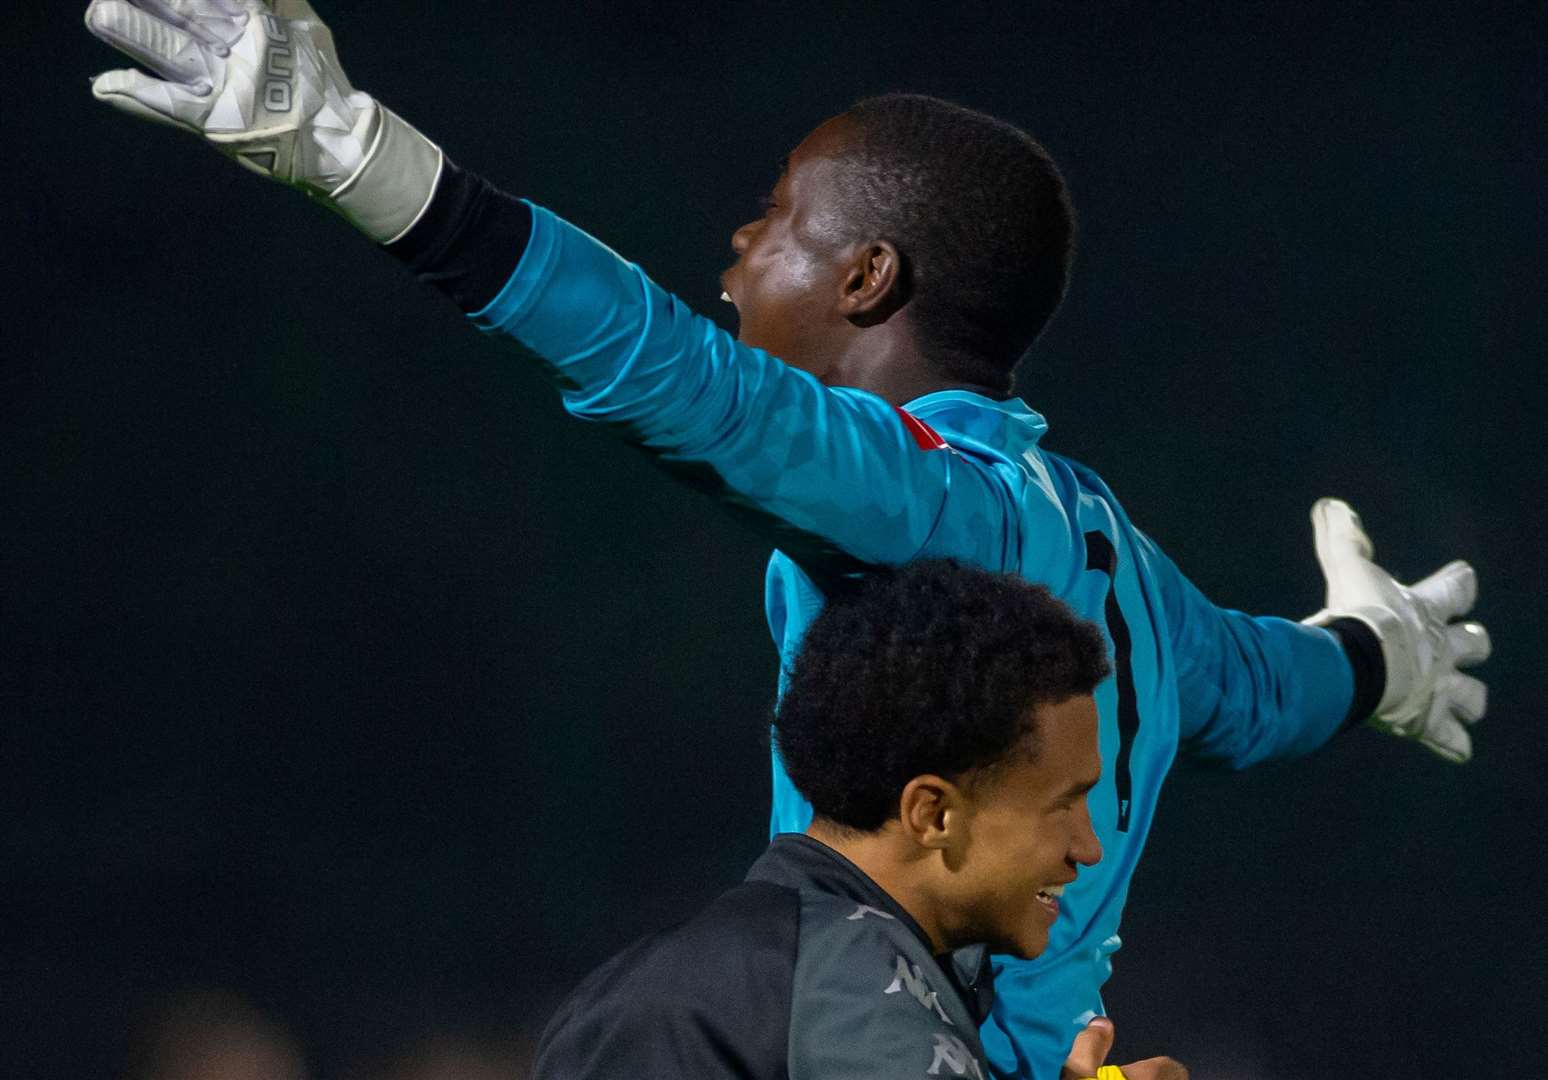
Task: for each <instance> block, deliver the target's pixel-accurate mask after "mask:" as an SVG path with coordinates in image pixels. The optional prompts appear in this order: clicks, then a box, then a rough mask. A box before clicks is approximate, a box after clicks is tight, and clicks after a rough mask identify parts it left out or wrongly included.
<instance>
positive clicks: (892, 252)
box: [839, 240, 912, 326]
mask: <svg viewBox="0 0 1548 1080" xmlns="http://www.w3.org/2000/svg"><path fill="white" fill-rule="evenodd" d="M911 293H912V289H911V288H910V283H909V275H908V265H907V263H905V262H904V259H903V256H902V255H901V254H899V253H898V249H897V247H896V246H894V245H893V243H892V241H890V240H872V241H870V242H868V243H866V244H863V245H860V246H859V247H857V248H856V249H855V253H854V255H853V256H852V257H851V258H850V260H849V261H848V263H847V264H846V265H845V268H844V275H843V277H842V279H841V281H840V286H839V314H840V315H842V316H843V317H844V318H846V319H848V320H849V321H850V322H852V323H854V324H855V325H856V326H875V325H877V324H878V323H884V322H886V321H887V320H888V319H890V318H892V316H893V314H894V313H895V312H896V311H897V310H898V309H899V308H901V307H902V306H903V305H904V304H906V303H908V300H909V296H910V295H911Z"/></svg>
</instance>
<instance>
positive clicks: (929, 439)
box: [893, 405, 947, 450]
mask: <svg viewBox="0 0 1548 1080" xmlns="http://www.w3.org/2000/svg"><path fill="white" fill-rule="evenodd" d="M893 408H894V409H897V411H898V416H899V417H900V418H902V420H903V426H904V427H905V428H907V429H908V433H909V434H910V435H912V436H913V437H914V442H915V443H917V444H918V445H919V449H921V450H945V449H947V447H946V440H945V439H943V438H941V437H940V436H939V435H938V434H936V432H935V429H934V428H933V427H931V426H930V425H929V424H927V423H925V422H924V421H923V420H921V419H919V417H917V416H915V415H914V414H912V413H906V412H904V411H903V410H902V409H899V408H898V407H897V406H896V405H894V406H893Z"/></svg>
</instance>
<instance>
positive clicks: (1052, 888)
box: [1037, 885, 1064, 916]
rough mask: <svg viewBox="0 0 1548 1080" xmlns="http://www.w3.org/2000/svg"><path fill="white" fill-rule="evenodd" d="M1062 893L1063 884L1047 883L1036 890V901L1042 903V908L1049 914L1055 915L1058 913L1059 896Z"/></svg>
mask: <svg viewBox="0 0 1548 1080" xmlns="http://www.w3.org/2000/svg"><path fill="white" fill-rule="evenodd" d="M1063 895H1064V886H1063V885H1048V886H1045V887H1044V888H1041V889H1039V890H1038V891H1037V902H1038V903H1039V904H1042V905H1043V908H1044V909H1045V910H1046V911H1047V912H1048V913H1049V915H1050V916H1057V915H1058V914H1059V897H1061V896H1063Z"/></svg>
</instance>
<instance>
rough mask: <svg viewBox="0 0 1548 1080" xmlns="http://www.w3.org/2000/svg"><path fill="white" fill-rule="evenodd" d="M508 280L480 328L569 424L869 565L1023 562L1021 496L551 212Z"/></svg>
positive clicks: (913, 424) (980, 465)
mask: <svg viewBox="0 0 1548 1080" xmlns="http://www.w3.org/2000/svg"><path fill="white" fill-rule="evenodd" d="M531 215H532V220H531V235H530V239H529V240H528V242H527V244H526V249H525V253H524V254H523V255H522V256H521V261H520V263H519V265H518V266H517V268H516V270H515V272H514V274H512V275H511V278H510V280H509V281H508V282H507V283H506V285H505V286H504V288H503V289H501V291H500V293H499V295H497V296H496V297H495V298H494V300H493V301H492V302H490V303H489V304H488V305H487V306H485V307H484V308H482V309H481V310H479V311H476V312H474V313H473V314H472V318H473V321H474V322H475V323H476V324H477V325H478V326H479V327H480V328H481V329H483V330H484V331H486V332H488V333H491V334H498V335H504V336H508V337H510V338H513V339H514V340H516V341H517V342H519V343H520V344H521V345H522V346H524V347H525V348H526V349H527V350H528V351H529V352H531V353H533V354H535V355H536V356H537V358H538V359H539V360H541V361H542V363H543V364H544V366H545V367H546V368H547V369H548V371H549V372H550V373H551V375H552V376H553V378H554V381H555V382H556V383H557V385H558V386H559V388H560V391H561V395H562V397H563V400H564V406H565V408H566V409H568V410H569V412H570V413H572V414H573V415H575V416H577V417H581V418H584V419H588V420H596V421H602V422H605V423H608V424H611V425H613V426H615V427H617V428H618V429H620V431H621V433H622V434H623V435H624V437H625V438H627V439H628V440H629V441H631V442H633V443H635V444H637V445H638V446H640V447H641V448H643V449H645V450H646V451H647V452H649V453H650V454H652V455H653V456H655V457H656V458H657V459H658V460H659V461H660V462H661V463H662V464H663V465H665V466H667V467H668V468H671V469H673V470H674V471H677V472H678V473H679V474H680V475H682V476H683V477H684V478H685V479H688V480H689V481H690V482H692V483H694V484H695V485H696V486H700V487H704V488H706V489H709V490H711V491H713V492H714V493H715V494H717V495H719V496H720V497H722V498H724V499H726V500H728V501H730V502H732V503H733V504H736V505H738V506H740V507H742V508H743V509H746V510H751V511H753V512H754V513H755V514H756V515H757V516H759V517H761V518H763V519H765V520H768V521H770V522H773V523H777V527H776V528H775V530H774V533H775V536H776V539H777V540H778V542H780V543H781V544H782V545H784V544H785V543H786V541H787V539H788V538H789V535H790V534H791V533H795V534H800V535H803V536H806V537H810V538H814V540H815V541H816V542H818V543H820V544H821V545H823V546H825V547H827V548H829V549H831V550H833V551H836V552H837V553H839V554H841V555H844V556H847V557H849V558H851V559H853V560H856V561H858V562H860V563H862V564H892V563H900V562H904V561H906V560H908V559H910V558H912V557H914V556H915V555H917V554H919V553H921V552H922V551H924V550H925V549H926V548H927V546H928V545H929V543H930V541H931V539H932V537H933V536H935V535H936V534H937V532H938V531H941V530H944V531H945V532H947V533H949V534H950V535H952V536H953V537H967V538H970V541H969V547H968V549H966V550H964V549H963V548H962V547H960V546H959V544H960V543H961V542H960V541H959V542H958V543H954V545H953V546H954V548H955V550H953V551H952V552H951V554H954V555H956V556H957V557H959V558H964V559H970V560H972V561H974V562H977V563H979V564H981V565H984V566H987V567H990V568H992V569H1009V568H1010V566H1009V565H1008V560H1009V559H1011V558H1012V557H1013V548H1012V546H1011V544H1010V540H1011V538H1012V536H1013V534H1014V531H1015V530H1014V527H1013V525H1012V522H1013V521H1014V518H1015V514H1016V509H1015V499H1014V495H1013V493H1012V491H1011V489H1010V487H1009V486H1008V484H1007V483H1006V482H1005V480H1004V479H1003V478H1002V477H1000V475H999V474H998V473H997V472H996V471H995V469H994V468H993V467H992V466H990V465H988V464H986V463H984V462H981V461H979V460H977V459H975V458H973V457H970V456H967V455H963V454H959V453H956V452H954V451H952V450H950V449H947V448H946V447H945V446H944V445H943V444H939V443H938V442H932V439H931V434H930V432H929V431H928V429H927V428H925V427H924V426H923V425H921V424H920V423H919V422H918V421H916V420H914V419H913V418H911V417H909V416H908V415H907V414H905V413H902V412H901V411H900V410H898V409H896V408H894V407H893V406H891V405H889V404H888V403H887V402H885V401H884V400H882V399H881V398H879V397H877V396H876V395H874V394H870V393H866V392H864V391H860V390H853V389H844V388H829V387H826V386H824V385H823V384H822V383H820V382H818V381H817V380H816V379H815V378H813V377H812V376H810V375H808V374H806V373H804V372H801V371H798V370H796V369H795V368H792V367H790V366H789V365H786V364H784V363H782V362H780V361H779V360H777V359H775V358H774V357H771V356H769V355H768V354H767V353H765V352H763V351H762V350H759V349H754V348H750V347H748V346H746V345H743V344H741V343H739V342H737V341H736V340H735V339H734V338H732V336H731V335H730V334H728V333H726V332H725V331H724V330H722V329H721V328H720V327H718V326H716V325H715V324H714V323H713V322H711V321H710V320H708V319H705V318H702V317H700V316H698V315H695V314H694V313H693V312H691V311H689V310H688V309H687V308H686V307H685V306H684V305H683V304H682V303H681V302H680V301H678V300H677V299H676V298H675V297H673V296H671V295H670V294H668V293H667V292H666V291H664V290H663V289H661V288H660V287H659V286H658V285H656V284H655V283H654V282H652V281H651V280H650V278H648V277H647V276H646V275H645V274H644V272H643V271H641V270H640V268H639V267H637V266H635V265H633V264H632V263H628V262H626V261H624V260H623V259H622V258H620V257H619V256H618V255H617V254H616V253H614V252H613V251H612V250H611V249H609V248H607V247H606V246H604V245H603V244H601V243H599V242H598V241H597V240H595V239H593V238H592V237H590V236H588V235H587V234H586V233H584V232H582V231H581V230H579V229H577V228H575V227H574V226H572V225H569V224H567V223H565V222H564V221H562V220H560V219H559V218H558V217H556V216H554V215H553V214H552V213H550V212H549V211H547V210H545V209H543V208H542V207H538V206H532V207H531Z"/></svg>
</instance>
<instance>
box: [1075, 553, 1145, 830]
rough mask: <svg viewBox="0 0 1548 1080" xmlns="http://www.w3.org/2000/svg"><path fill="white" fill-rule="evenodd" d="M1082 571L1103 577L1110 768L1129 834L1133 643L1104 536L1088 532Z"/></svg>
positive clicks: (1135, 717)
mask: <svg viewBox="0 0 1548 1080" xmlns="http://www.w3.org/2000/svg"><path fill="white" fill-rule="evenodd" d="M1085 540H1086V569H1087V570H1100V571H1101V572H1102V573H1104V574H1106V575H1107V601H1106V603H1105V604H1104V606H1103V614H1104V615H1105V616H1106V617H1107V632H1108V634H1109V635H1110V636H1111V637H1112V639H1113V654H1114V655H1113V667H1114V668H1116V669H1117V676H1118V760H1117V761H1116V762H1115V763H1114V765H1113V783H1114V785H1115V786H1116V787H1117V789H1118V831H1119V832H1128V831H1129V807H1130V802H1131V794H1132V792H1133V789H1134V780H1133V778H1132V777H1131V776H1130V774H1129V750H1130V748H1131V747H1132V746H1133V744H1134V735H1135V733H1136V732H1137V731H1139V705H1138V702H1137V701H1136V699H1135V695H1134V669H1133V668H1132V667H1131V666H1130V664H1131V661H1130V654H1131V653H1132V652H1133V642H1132V641H1131V640H1130V638H1129V624H1128V623H1127V622H1125V621H1124V618H1123V610H1122V609H1121V608H1119V606H1118V551H1117V549H1116V548H1114V547H1113V542H1112V541H1111V540H1109V539H1108V538H1107V536H1106V534H1104V533H1099V532H1088V533H1086V535H1085Z"/></svg>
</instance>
